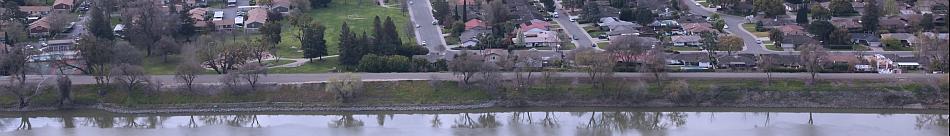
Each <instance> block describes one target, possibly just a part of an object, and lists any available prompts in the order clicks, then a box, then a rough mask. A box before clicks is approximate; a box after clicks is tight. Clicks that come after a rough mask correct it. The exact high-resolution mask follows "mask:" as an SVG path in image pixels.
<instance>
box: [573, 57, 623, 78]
mask: <svg viewBox="0 0 950 136" xmlns="http://www.w3.org/2000/svg"><path fill="white" fill-rule="evenodd" d="M574 62H575V63H576V64H577V67H579V69H582V71H584V73H587V76H588V77H589V78H590V81H591V82H598V80H600V79H602V78H603V77H607V76H611V75H613V67H614V65H615V64H616V63H617V62H616V61H614V57H613V56H610V55H609V54H604V53H598V52H597V51H594V50H586V51H581V52H578V53H576V54H574Z"/></svg>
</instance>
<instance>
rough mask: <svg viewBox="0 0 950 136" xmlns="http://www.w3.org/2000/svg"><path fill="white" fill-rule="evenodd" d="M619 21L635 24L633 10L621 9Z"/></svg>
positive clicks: (635, 16) (635, 17)
mask: <svg viewBox="0 0 950 136" xmlns="http://www.w3.org/2000/svg"><path fill="white" fill-rule="evenodd" d="M619 19H620V20H623V21H630V22H637V20H636V19H637V15H634V14H633V10H631V9H630V8H623V9H620V17H619Z"/></svg>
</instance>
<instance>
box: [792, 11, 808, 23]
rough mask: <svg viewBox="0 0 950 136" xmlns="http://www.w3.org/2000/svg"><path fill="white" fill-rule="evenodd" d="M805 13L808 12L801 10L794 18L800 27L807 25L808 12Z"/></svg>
mask: <svg viewBox="0 0 950 136" xmlns="http://www.w3.org/2000/svg"><path fill="white" fill-rule="evenodd" d="M805 11H808V10H804V9H803V10H799V11H798V15H797V16H795V22H797V23H798V24H802V25H804V24H808V12H805Z"/></svg>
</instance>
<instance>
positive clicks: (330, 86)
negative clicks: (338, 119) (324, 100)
mask: <svg viewBox="0 0 950 136" xmlns="http://www.w3.org/2000/svg"><path fill="white" fill-rule="evenodd" d="M326 85H327V87H326V91H327V92H332V93H335V94H336V95H337V100H339V101H340V102H343V103H346V102H349V100H350V99H351V98H353V97H355V95H356V94H358V93H359V92H360V91H362V90H363V79H362V78H360V76H358V75H355V74H353V73H345V74H342V75H339V76H335V77H330V80H329V81H327V83H326Z"/></svg>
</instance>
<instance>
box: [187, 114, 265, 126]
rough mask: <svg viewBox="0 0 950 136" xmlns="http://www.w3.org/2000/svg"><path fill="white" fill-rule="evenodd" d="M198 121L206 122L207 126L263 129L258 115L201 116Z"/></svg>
mask: <svg viewBox="0 0 950 136" xmlns="http://www.w3.org/2000/svg"><path fill="white" fill-rule="evenodd" d="M198 120H200V121H201V122H204V124H205V125H221V124H225V125H228V126H232V127H261V123H260V122H258V120H257V115H212V116H199V117H198ZM195 126H197V125H195Z"/></svg>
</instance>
